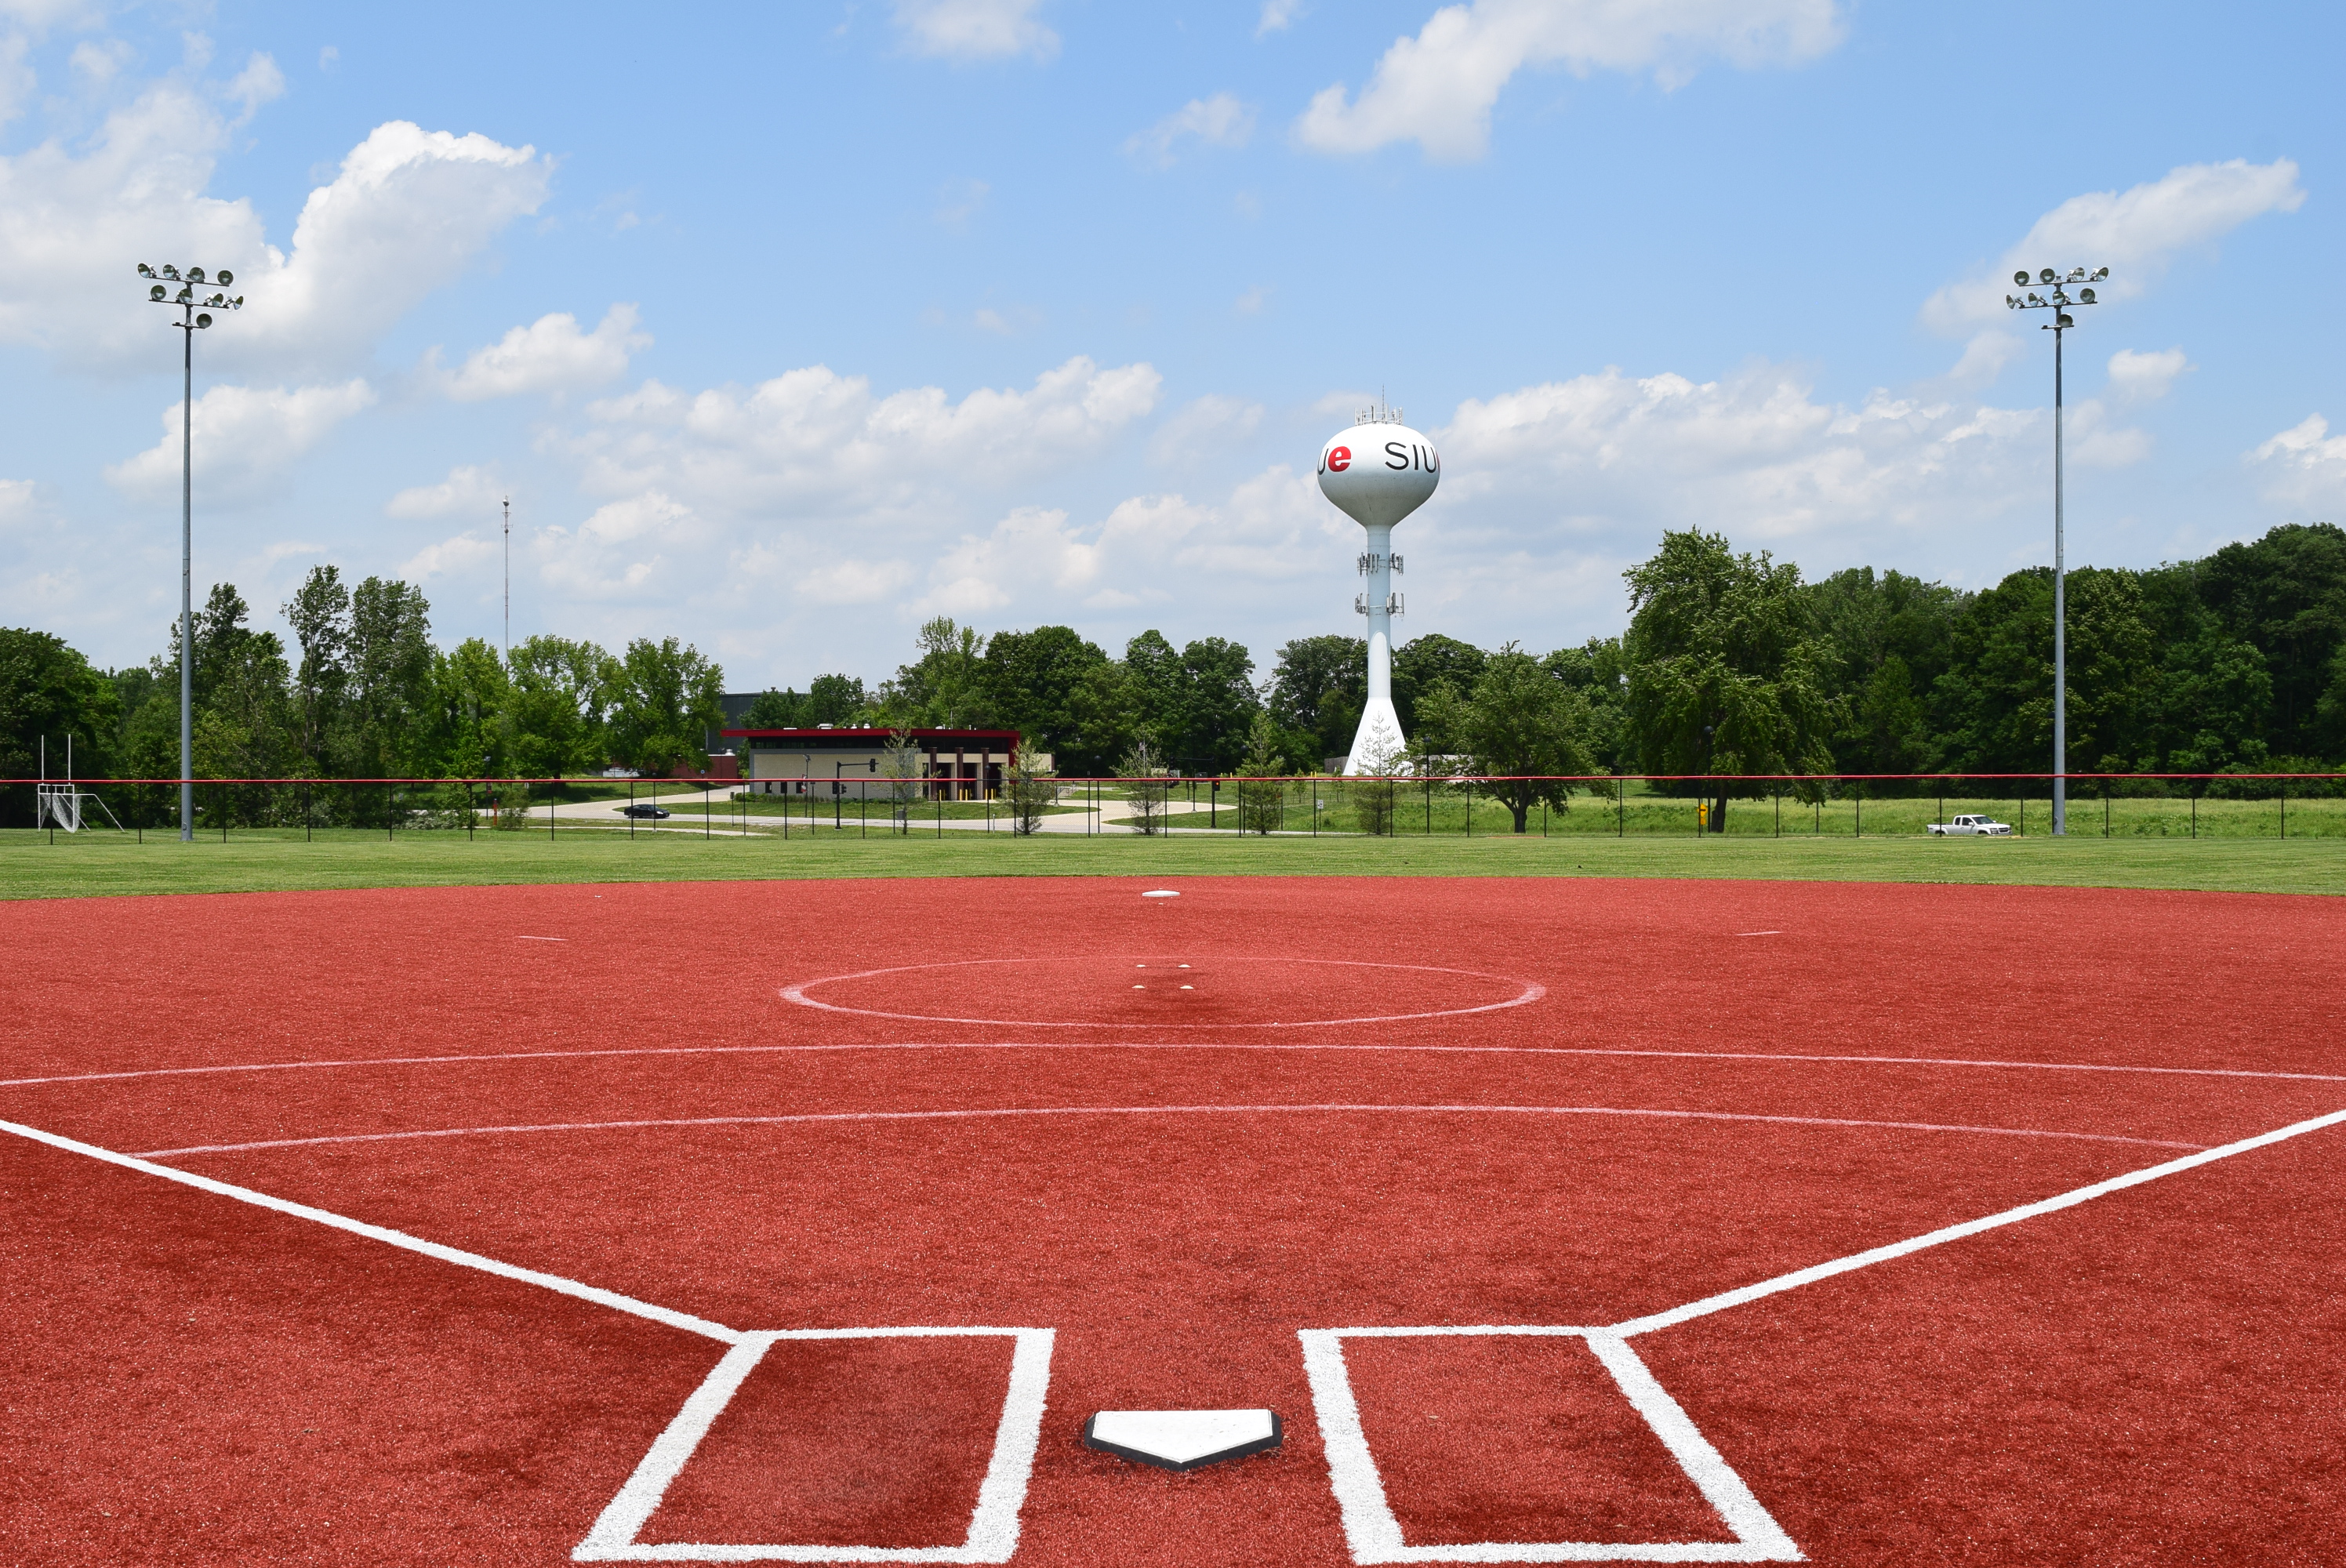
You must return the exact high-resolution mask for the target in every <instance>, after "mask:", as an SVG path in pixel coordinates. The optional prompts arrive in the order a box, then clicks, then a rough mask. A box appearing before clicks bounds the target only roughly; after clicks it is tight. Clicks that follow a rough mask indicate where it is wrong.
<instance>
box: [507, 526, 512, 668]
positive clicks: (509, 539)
mask: <svg viewBox="0 0 2346 1568" xmlns="http://www.w3.org/2000/svg"><path fill="white" fill-rule="evenodd" d="M505 663H506V664H507V665H508V666H510V665H511V664H512V663H513V497H512V496H510V495H508V496H506V497H505Z"/></svg>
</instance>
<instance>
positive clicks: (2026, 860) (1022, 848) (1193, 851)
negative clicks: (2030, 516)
mask: <svg viewBox="0 0 2346 1568" xmlns="http://www.w3.org/2000/svg"><path fill="white" fill-rule="evenodd" d="M1634 804H1635V803H1634V802H1633V809H1634ZM1672 804H1676V803H1675V802H1673V803H1672ZM2032 804H2033V803H2032ZM2253 804H2259V805H2261V804H2270V803H2269V802H2257V803H2253ZM2325 804H2326V803H2325ZM1867 814H1868V818H1869V820H1868V823H1867V832H1866V836H1865V837H1863V838H1862V839H1861V838H1858V837H1856V836H1854V835H1853V834H1851V835H1822V836H1805V835H1790V834H1788V836H1786V837H1784V838H1782V839H1777V838H1773V837H1770V836H1762V835H1745V834H1742V833H1739V832H1730V833H1729V834H1728V835H1726V836H1724V837H1719V836H1697V835H1696V834H1694V833H1693V832H1691V831H1684V832H1678V833H1671V834H1664V833H1658V832H1656V833H1643V834H1641V833H1636V832H1632V833H1630V834H1628V835H1627V837H1621V838H1615V837H1611V836H1608V835H1606V834H1603V833H1598V832H1595V831H1575V832H1568V833H1556V832H1551V833H1550V835H1549V836H1548V837H1546V838H1545V839H1543V838H1541V837H1539V836H1538V835H1537V834H1536V833H1535V834H1534V835H1532V836H1530V837H1526V838H1516V837H1515V836H1514V835H1512V834H1507V833H1503V832H1485V831H1484V830H1482V824H1481V823H1480V822H1478V823H1477V824H1476V831H1475V832H1474V835H1473V836H1471V837H1469V836H1467V835H1466V834H1464V832H1460V833H1455V834H1440V833H1437V834H1434V835H1432V836H1427V835H1425V834H1423V833H1418V834H1404V835H1401V836H1397V837H1392V838H1379V839H1372V838H1362V837H1358V836H1354V835H1349V834H1337V833H1332V832H1323V833H1322V834H1321V836H1319V837H1318V838H1312V837H1310V836H1308V835H1292V836H1274V837H1268V838H1266V837H1261V836H1259V835H1253V834H1250V835H1247V836H1246V837H1244V838H1241V837H1239V836H1238V835H1236V834H1234V833H1230V832H1227V831H1225V832H1222V833H1219V834H1207V833H1200V832H1181V833H1175V834H1170V835H1167V836H1163V837H1157V838H1144V837H1140V836H1137V835H1134V834H1130V833H1121V832H1112V833H1109V834H1107V835H1104V836H1100V837H1084V836H1080V835H1042V836H1038V837H1035V838H1031V839H1021V838H1016V837H1014V836H1012V835H1010V834H1008V833H1005V832H995V833H990V834H989V833H983V832H970V831H967V830H960V831H956V830H950V829H949V830H946V831H945V832H944V833H943V836H942V837H939V836H936V835H935V834H933V833H930V834H922V833H917V832H916V833H914V834H913V835H911V836H909V837H903V836H896V835H892V834H888V833H885V832H875V833H873V834H872V835H871V836H870V837H865V836H864V835H863V834H862V833H861V832H859V831H857V830H856V829H855V826H854V824H852V822H851V823H850V824H849V826H848V827H847V828H846V830H842V831H833V830H830V829H828V828H819V829H818V830H816V831H814V832H813V833H811V834H810V833H808V832H807V831H806V830H804V828H803V827H801V828H798V829H795V830H793V831H792V833H791V835H790V838H788V839H787V840H785V839H783V838H782V837H781V836H780V834H779V833H772V832H759V833H755V834H752V835H750V836H748V837H725V836H722V835H721V833H720V835H719V836H718V837H715V838H709V839H704V838H702V837H701V836H700V834H699V832H698V831H695V830H694V828H696V827H697V826H698V824H697V823H694V824H690V825H681V824H679V823H678V822H675V821H671V822H670V823H668V824H665V825H663V827H662V828H661V830H659V831H658V832H652V831H638V832H637V833H636V834H635V835H634V836H633V837H632V838H631V837H629V836H628V835H627V834H625V833H617V832H611V831H609V830H602V829H569V828H565V829H563V830H559V831H558V832H556V833H554V834H551V835H549V834H547V833H545V832H543V831H525V832H493V831H486V830H484V831H480V832H478V833H475V834H474V835H473V836H471V837H469V838H468V837H467V836H466V835H465V834H464V832H463V831H462V830H429V831H411V832H402V833H399V834H397V835H395V836H393V837H389V838H386V837H385V836H384V835H383V834H382V833H381V832H379V831H377V832H354V831H331V832H321V833H320V834H319V835H318V836H317V837H316V838H315V839H313V840H304V839H303V838H302V836H301V831H300V830H298V829H291V830H273V829H272V830H242V831H231V832H230V835H229V838H228V840H227V841H226V842H222V841H221V840H219V839H218V838H206V839H201V840H198V841H197V842H195V843H192V844H183V843H180V842H179V840H177V839H176V838H174V837H173V836H171V835H170V834H169V833H168V831H164V832H151V831H150V832H149V833H148V834H147V835H146V839H145V841H144V842H143V843H141V842H138V841H136V840H134V839H132V838H129V837H123V836H117V835H115V834H113V833H111V832H105V831H101V832H92V833H85V834H82V835H80V836H79V837H70V836H68V835H66V834H62V833H60V834H57V835H56V840H55V842H51V841H50V838H49V835H47V834H46V833H39V832H31V831H26V830H11V831H7V832H0V898H12V899H30V898H84V897H94V896H102V895H109V894H120V893H196V892H243V891H262V890H271V889H301V888H365V887H423V886H447V885H456V884H464V883H501V882H605V881H727V880H737V879H754V878H790V877H927V876H948V877H954V876H1148V877H1175V876H1179V875H1183V874H1194V875H1206V876H1232V875H1263V876H1554V877H1749V878H1759V879H1793V880H1824V881H1892V882H1899V881H1911V882H1981V883H2004V884H2022V883H2035V884H2044V885H2057V886H2079V887H2127V888H2183V889H2201V890H2215V891H2244V892H2245V891H2261V892H2297V893H2338V892H2346V838H2324V837H2300V836H2298V834H2297V831H2296V827H2295V824H2294V823H2292V825H2291V835H2290V838H2288V839H2287V840H2282V839H2280V838H2279V837H2278V836H2274V837H2245V836H2239V837H2203V838H2200V839H2198V840H2193V839H2190V838H2188V837H2178V836H2172V835H2168V836H2147V835H2127V836H2118V837H2113V838H2110V839H2106V840H2105V839H2102V838H2100V837H2098V836H2094V837H2086V836H2075V837H2071V838H2067V839H2060V840H2056V839H2052V838H2047V837H2043V836H2035V835H2032V836H2030V837H2027V838H2015V839H1998V840H1984V839H1971V840H1948V839H1928V838H1924V837H1923V836H1922V835H1921V834H1919V833H1918V832H1915V831H1913V830H1912V829H1911V828H1910V829H1908V830H1905V831H1903V832H1901V833H1898V834H1894V835H1892V834H1877V833H1876V832H1875V831H1874V830H1873V825H1872V815H1873V812H1872V808H1869V809H1868V813H1867ZM2292 815H2294V812H2292ZM721 825H722V820H721V819H719V826H720V828H721ZM1729 825H1730V827H1733V826H1734V822H1733V819H1732V815H1731V814H1730V819H1729ZM2072 825H2073V829H2074V830H2075V831H2076V833H2077V834H2079V835H2082V834H2084V833H2085V831H2086V827H2087V823H2086V820H2085V813H2084V810H2083V809H2082V808H2081V809H2080V810H2079V811H2078V813H2077V815H2076V816H2075V817H2073V819H2072ZM2096 825H2097V824H2096Z"/></svg>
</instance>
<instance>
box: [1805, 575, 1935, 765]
mask: <svg viewBox="0 0 2346 1568" xmlns="http://www.w3.org/2000/svg"><path fill="white" fill-rule="evenodd" d="M1804 591H1805V593H1806V596H1807V597H1808V600H1809V604H1810V606H1811V610H1812V612H1813V614H1814V616H1815V621H1816V626H1817V630H1818V632H1819V633H1820V634H1821V636H1823V637H1824V638H1825V640H1826V641H1827V642H1828V643H1829V644H1830V645H1831V649H1832V653H1833V661H1832V664H1831V667H1830V677H1831V678H1830V686H1829V690H1830V692H1831V696H1832V697H1834V698H1835V699H1836V701H1837V702H1838V704H1839V711H1840V721H1839V722H1838V723H1837V724H1836V725H1835V726H1834V729H1833V733H1832V736H1831V742H1830V744H1831V748H1832V755H1833V769H1834V771H1836V772H1841V773H1912V772H1919V771H1921V770H1923V769H1926V768H1929V767H1930V766H1932V765H1933V761H1934V759H1935V756H1936V753H1937V750H1938V747H1937V744H1936V737H1935V735H1934V733H1933V729H1932V726H1931V715H1930V708H1929V702H1928V698H1929V694H1930V692H1931V689H1932V687H1933V686H1934V685H1935V684H1936V683H1937V681H1938V678H1939V677H1940V676H1942V675H1943V674H1944V673H1945V672H1946V668H1947V660H1948V657H1949V649H1950V647H1951V641H1952V636H1953V626H1954V621H1955V618H1956V617H1957V616H1960V615H1961V614H1962V613H1963V612H1964V607H1965V606H1966V605H1967V604H1968V602H1969V598H1970V596H1968V595H1965V594H1963V593H1960V592H1958V591H1956V590H1955V589H1953V588H1949V587H1947V586H1945V585H1943V584H1939V583H1926V582H1923V580H1921V579H1920V578H1917V577H1910V576H1908V575H1905V574H1904V573H1902V572H1882V573H1879V574H1877V573H1876V572H1875V571H1874V570H1873V568H1872V567H1871V566H1853V567H1851V568H1850V569H1849V570H1847V571H1844V572H1836V573H1834V574H1833V575H1831V576H1830V577H1827V578H1826V579H1825V580H1824V581H1822V582H1821V583H1815V584H1811V585H1810V586H1809V587H1808V588H1807V589H1806V590H1804Z"/></svg>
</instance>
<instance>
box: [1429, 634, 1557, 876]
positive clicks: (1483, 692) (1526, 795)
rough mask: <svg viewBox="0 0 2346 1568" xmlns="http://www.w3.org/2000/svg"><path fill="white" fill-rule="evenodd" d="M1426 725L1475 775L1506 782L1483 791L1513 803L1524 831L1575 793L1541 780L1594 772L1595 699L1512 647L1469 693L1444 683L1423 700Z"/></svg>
mask: <svg viewBox="0 0 2346 1568" xmlns="http://www.w3.org/2000/svg"><path fill="white" fill-rule="evenodd" d="M1418 723H1419V726H1420V733H1421V734H1423V735H1425V736H1427V737H1429V738H1431V739H1432V741H1433V743H1436V744H1439V745H1440V746H1441V747H1442V748H1443V750H1444V751H1445V752H1447V753H1448V754H1450V755H1452V756H1455V757H1460V758H1463V759H1464V761H1465V764H1466V770H1467V771H1468V772H1470V773H1479V774H1483V775H1485V776H1487V777H1491V778H1494V779H1499V780H1500V781H1499V782H1496V783H1493V784H1489V785H1485V786H1484V787H1483V788H1485V789H1488V790H1489V791H1490V792H1491V793H1492V794H1493V795H1494V796H1496V797H1497V798H1498V799H1500V800H1502V801H1504V802H1505V804H1506V807H1507V809H1508V810H1509V811H1510V812H1512V813H1513V814H1514V816H1515V831H1516V832H1518V833H1521V832H1525V831H1527V830H1529V826H1530V820H1531V809H1532V808H1533V807H1534V806H1536V805H1539V804H1541V803H1542V802H1543V801H1545V803H1547V804H1548V805H1550V806H1552V807H1554V808H1556V809H1558V810H1562V809H1564V807H1565V802H1566V798H1567V797H1569V796H1570V794H1571V793H1572V790H1571V787H1570V786H1569V785H1568V784H1566V783H1565V782H1564V781H1563V780H1561V779H1555V778H1548V777H1534V776H1535V775H1554V774H1560V773H1566V774H1568V773H1588V772H1592V771H1594V769H1593V767H1592V765H1591V763H1590V761H1589V757H1588V752H1587V745H1588V733H1589V714H1588V698H1587V697H1586V695H1585V694H1584V693H1583V692H1581V691H1579V690H1576V689H1575V688H1574V687H1570V686H1567V685H1566V684H1565V683H1564V682H1563V681H1561V680H1559V679H1557V678H1556V675H1555V673H1554V672H1553V671H1551V670H1548V669H1546V668H1545V667H1543V666H1542V663H1541V661H1540V660H1538V659H1535V658H1534V657H1532V656H1531V655H1529V654H1527V653H1525V652H1524V651H1523V649H1522V648H1521V647H1517V646H1516V645H1515V644H1514V643H1512V642H1511V643H1508V644H1506V645H1505V647H1501V648H1500V649H1499V651H1498V652H1497V653H1495V654H1493V655H1491V656H1490V657H1489V658H1487V659H1486V660H1484V665H1483V670H1482V673H1481V674H1480V675H1478V676H1477V677H1475V678H1474V685H1473V686H1472V687H1469V688H1468V689H1467V690H1466V691H1465V692H1464V694H1463V695H1462V694H1461V693H1460V692H1459V690H1458V688H1457V687H1454V686H1453V685H1451V684H1450V683H1449V682H1448V681H1446V680H1445V681H1441V682H1438V683H1436V684H1435V685H1434V687H1433V689H1432V690H1430V691H1428V692H1427V693H1426V694H1425V695H1424V697H1422V698H1421V699H1420V702H1419V706H1418Z"/></svg>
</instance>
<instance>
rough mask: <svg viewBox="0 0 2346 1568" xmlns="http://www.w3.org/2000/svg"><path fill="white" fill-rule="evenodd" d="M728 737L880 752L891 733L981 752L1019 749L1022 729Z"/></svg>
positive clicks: (759, 745)
mask: <svg viewBox="0 0 2346 1568" xmlns="http://www.w3.org/2000/svg"><path fill="white" fill-rule="evenodd" d="M723 733H724V734H725V735H726V736H728V737H738V738H740V739H741V741H742V742H743V743H744V744H745V745H746V746H748V747H749V748H751V749H753V750H760V751H771V750H780V749H784V748H789V749H793V750H799V751H876V750H880V749H882V748H884V747H886V746H887V744H888V739H889V737H890V736H891V735H896V734H901V735H904V736H908V737H910V738H912V740H913V743H914V744H916V745H918V746H919V747H920V748H921V749H923V750H924V751H930V750H950V749H953V748H957V747H970V748H973V749H975V750H979V751H1015V750H1016V749H1017V748H1018V732H1017V731H1016V730H1015V729H905V730H889V729H883V728H881V727H879V726H878V725H873V726H872V727H871V728H846V727H842V726H831V725H823V726H821V727H819V728H813V729H728V730H725V731H724V732H723Z"/></svg>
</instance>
